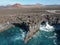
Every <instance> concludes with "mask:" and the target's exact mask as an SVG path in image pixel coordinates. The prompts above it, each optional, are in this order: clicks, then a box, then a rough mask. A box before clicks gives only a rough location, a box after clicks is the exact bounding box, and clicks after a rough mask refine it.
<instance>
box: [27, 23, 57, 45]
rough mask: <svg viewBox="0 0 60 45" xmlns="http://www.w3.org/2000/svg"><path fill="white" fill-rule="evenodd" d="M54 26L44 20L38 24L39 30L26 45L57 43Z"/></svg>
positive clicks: (51, 44) (53, 44)
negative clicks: (43, 22)
mask: <svg viewBox="0 0 60 45" xmlns="http://www.w3.org/2000/svg"><path fill="white" fill-rule="evenodd" d="M54 30H55V28H54V27H53V26H51V25H49V24H48V22H46V23H45V24H44V25H42V24H41V25H40V31H38V32H37V33H36V35H34V36H33V37H32V38H31V39H30V40H29V41H28V42H27V44H26V45H57V44H56V33H55V32H54Z"/></svg>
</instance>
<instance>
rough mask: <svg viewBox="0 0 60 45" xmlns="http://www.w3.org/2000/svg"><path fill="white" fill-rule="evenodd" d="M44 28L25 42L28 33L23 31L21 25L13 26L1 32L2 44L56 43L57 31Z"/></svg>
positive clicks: (52, 44)
mask: <svg viewBox="0 0 60 45" xmlns="http://www.w3.org/2000/svg"><path fill="white" fill-rule="evenodd" d="M44 30H48V29H44ZM44 30H40V31H38V32H37V33H36V35H34V36H33V37H32V39H30V40H29V41H28V42H27V43H26V44H24V38H25V35H26V33H23V31H22V29H21V28H19V27H12V28H10V29H8V30H6V31H4V32H1V33H0V45H56V33H55V31H48V32H47V31H44ZM51 30H53V29H51Z"/></svg>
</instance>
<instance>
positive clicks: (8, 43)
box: [0, 27, 24, 45]
mask: <svg viewBox="0 0 60 45" xmlns="http://www.w3.org/2000/svg"><path fill="white" fill-rule="evenodd" d="M20 30H22V29H20V28H19V27H12V28H11V29H8V30H6V31H4V32H1V33H0V45H24V41H23V39H24V37H22V31H20Z"/></svg>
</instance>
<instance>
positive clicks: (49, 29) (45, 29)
mask: <svg viewBox="0 0 60 45" xmlns="http://www.w3.org/2000/svg"><path fill="white" fill-rule="evenodd" d="M45 24H46V26H44V25H40V30H43V31H47V32H50V31H54V27H53V26H51V25H49V24H48V22H46V23H45Z"/></svg>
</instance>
